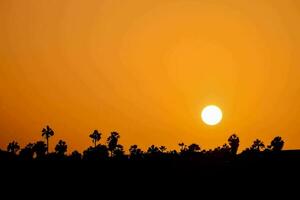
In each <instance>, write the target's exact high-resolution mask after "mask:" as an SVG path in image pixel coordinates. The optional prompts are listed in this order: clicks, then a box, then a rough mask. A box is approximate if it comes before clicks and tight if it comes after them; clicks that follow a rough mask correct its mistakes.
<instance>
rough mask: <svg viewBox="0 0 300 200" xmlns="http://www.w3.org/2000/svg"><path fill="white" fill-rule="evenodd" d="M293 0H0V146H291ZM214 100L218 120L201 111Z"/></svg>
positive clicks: (299, 31) (297, 65) (296, 49)
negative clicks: (276, 141)
mask: <svg viewBox="0 0 300 200" xmlns="http://www.w3.org/2000/svg"><path fill="white" fill-rule="evenodd" d="M299 22H300V1H297V0H286V1H282V0H253V1H246V0H144V1H140V0H114V1H111V0H101V1H99V0H87V1H83V0H26V1H22V0H0V29H1V31H0V44H1V48H0V91H1V97H0V147H1V148H2V149H3V148H6V145H7V143H8V142H10V141H12V140H16V141H18V142H19V143H20V144H21V146H23V145H25V144H27V143H29V142H34V141H36V140H41V139H42V138H41V130H42V128H43V127H44V126H46V125H50V127H52V128H53V129H54V131H55V135H54V136H53V137H52V138H51V139H50V145H51V146H50V149H52V150H53V148H54V145H55V144H56V142H57V141H58V140H59V139H63V140H66V141H67V143H68V145H69V153H70V151H71V150H74V149H78V150H80V151H82V150H83V149H85V148H87V147H88V146H90V145H92V143H91V140H90V138H89V137H88V135H89V134H90V133H92V131H93V130H94V129H98V130H99V131H100V132H101V133H103V135H102V139H101V140H100V142H101V143H104V142H105V140H106V138H107V136H108V134H109V133H110V132H111V131H117V132H119V133H120V135H121V139H120V142H121V144H123V145H124V146H125V148H126V149H128V148H129V145H131V144H138V145H139V146H140V147H142V148H143V149H144V150H145V149H146V147H148V146H150V145H151V144H155V145H165V146H167V147H168V148H169V149H173V148H177V144H178V143H179V142H185V143H187V144H189V143H192V142H193V143H198V144H200V145H201V147H202V148H203V149H209V148H214V147H217V146H220V145H222V144H224V143H225V142H227V138H228V137H229V135H231V134H232V133H236V134H237V135H238V136H239V137H240V140H241V142H240V149H243V148H245V147H248V146H250V145H251V144H252V142H253V141H254V140H255V139H256V138H259V139H261V140H263V141H264V142H265V144H266V145H267V144H269V143H270V141H271V139H273V138H274V137H275V136H278V135H280V136H282V137H283V139H284V140H285V141H286V143H285V148H286V149H295V148H300V135H299V134H300V126H299V124H300V117H299V113H300V59H299V55H300V26H299ZM209 104H215V105H218V106H219V107H220V108H221V109H222V111H223V120H222V122H221V123H220V124H219V125H217V126H207V125H205V124H204V123H203V122H202V121H201V117H200V113H201V110H202V108H203V107H204V106H206V105H209Z"/></svg>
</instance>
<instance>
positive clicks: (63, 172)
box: [0, 126, 300, 189]
mask: <svg viewBox="0 0 300 200" xmlns="http://www.w3.org/2000/svg"><path fill="white" fill-rule="evenodd" d="M53 135H54V131H53V130H52V129H51V128H50V127H49V126H47V127H46V128H45V129H43V130H42V136H43V137H45V139H46V143H45V142H44V141H37V142H35V143H29V144H28V145H26V146H24V147H22V148H21V147H20V146H19V144H18V143H17V142H16V141H12V142H11V143H9V144H8V146H7V150H0V162H1V172H3V174H4V175H6V176H7V177H8V178H7V180H6V181H7V184H8V183H10V182H12V183H11V184H15V183H14V182H15V180H16V178H17V180H27V181H28V180H30V181H33V182H34V183H36V184H38V183H42V182H44V181H45V180H47V181H49V182H54V183H55V184H56V185H57V186H60V187H64V186H65V185H66V184H67V183H66V182H68V184H69V185H72V184H75V183H76V184H79V185H80V184H90V182H91V180H93V181H95V182H96V183H97V184H96V185H91V187H96V186H99V185H103V184H104V185H106V186H111V187H118V186H122V185H123V186H124V185H125V186H130V187H131V188H132V189H134V188H136V187H141V183H144V184H145V183H146V185H147V187H151V188H152V187H162V186H164V187H165V186H167V185H173V184H174V186H175V185H176V187H180V185H181V187H185V186H188V187H194V186H200V185H201V184H204V183H205V186H207V187H208V186H209V187H210V186H212V187H218V186H222V187H233V188H234V187H239V186H241V185H243V184H248V183H252V185H253V186H257V187H262V188H264V187H266V186H270V185H272V186H273V187H274V186H278V187H280V186H282V185H284V184H285V183H286V182H289V183H291V182H292V181H298V179H299V178H300V173H299V169H300V151H299V150H283V147H284V141H283V140H282V138H281V137H279V136H278V137H275V138H274V139H273V140H272V141H271V142H270V144H269V145H265V144H264V143H263V142H262V141H261V140H259V139H256V140H255V141H254V142H253V144H252V145H251V146H250V147H249V148H246V149H245V150H243V151H240V152H241V153H237V152H238V148H239V144H240V140H239V137H238V136H237V135H235V134H233V135H231V136H230V137H229V138H228V141H227V143H225V144H223V145H222V146H220V147H217V148H215V149H209V150H203V149H201V146H200V145H199V144H196V143H193V144H189V145H187V144H185V143H183V142H181V143H179V144H178V149H177V150H168V149H167V148H166V147H165V146H155V145H151V146H150V147H149V148H148V149H147V150H145V151H143V150H142V149H140V148H139V147H138V145H132V146H131V147H130V148H129V152H128V153H125V150H124V148H123V146H122V145H121V144H119V138H120V134H119V133H117V132H112V133H111V134H110V136H109V137H108V138H107V140H106V141H105V140H104V141H105V142H104V143H101V133H100V132H99V131H97V130H95V131H93V132H92V133H91V134H90V135H88V134H87V136H89V137H90V138H91V143H92V146H90V147H88V148H87V149H86V150H84V151H83V152H82V153H81V152H78V151H73V152H71V153H68V151H67V150H68V146H67V143H66V142H65V141H63V140H59V142H58V143H57V144H56V145H55V146H54V147H55V148H54V149H55V151H54V152H49V151H48V145H49V143H51V141H50V139H51V136H53ZM162 178H163V180H162ZM78 180H81V181H80V182H79V181H78ZM152 182H154V185H152ZM193 182H195V184H193ZM25 183H26V181H25ZM8 185H9V184H8ZM297 185H298V184H296V186H297ZM74 187H75V186H74Z"/></svg>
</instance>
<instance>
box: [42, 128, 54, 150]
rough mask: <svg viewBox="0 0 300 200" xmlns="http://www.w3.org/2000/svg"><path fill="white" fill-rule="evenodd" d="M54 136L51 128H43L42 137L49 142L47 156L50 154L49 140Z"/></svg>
mask: <svg viewBox="0 0 300 200" xmlns="http://www.w3.org/2000/svg"><path fill="white" fill-rule="evenodd" d="M53 135H54V131H53V130H52V129H51V128H50V127H49V126H46V128H43V130H42V137H45V138H46V141H47V154H48V153H49V138H50V137H51V136H53Z"/></svg>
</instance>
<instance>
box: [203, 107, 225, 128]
mask: <svg viewBox="0 0 300 200" xmlns="http://www.w3.org/2000/svg"><path fill="white" fill-rule="evenodd" d="M222 117H223V114H222V110H221V109H220V108H219V107H218V106H215V105H209V106H206V107H205V108H204V109H203V110H202V113H201V118H202V121H203V122H204V123H205V124H207V125H210V126H214V125H217V124H218V123H220V122H221V120H222Z"/></svg>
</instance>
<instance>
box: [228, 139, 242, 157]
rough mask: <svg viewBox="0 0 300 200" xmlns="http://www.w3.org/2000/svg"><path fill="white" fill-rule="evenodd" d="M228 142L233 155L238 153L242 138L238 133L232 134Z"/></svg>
mask: <svg viewBox="0 0 300 200" xmlns="http://www.w3.org/2000/svg"><path fill="white" fill-rule="evenodd" d="M228 143H229V145H230V151H231V153H232V154H233V155H236V153H237V151H238V148H239V145H240V139H239V137H238V136H237V135H236V134H233V135H231V136H230V137H229V138H228Z"/></svg>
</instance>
